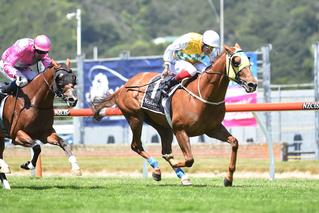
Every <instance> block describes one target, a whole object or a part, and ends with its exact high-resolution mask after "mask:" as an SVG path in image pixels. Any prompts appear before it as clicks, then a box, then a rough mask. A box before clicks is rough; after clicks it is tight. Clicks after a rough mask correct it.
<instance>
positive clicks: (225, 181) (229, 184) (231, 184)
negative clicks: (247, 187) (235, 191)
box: [224, 178, 233, 187]
mask: <svg viewBox="0 0 319 213" xmlns="http://www.w3.org/2000/svg"><path fill="white" fill-rule="evenodd" d="M224 186H226V187H229V186H233V181H230V180H228V179H227V178H225V179H224Z"/></svg>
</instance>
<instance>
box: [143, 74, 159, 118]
mask: <svg viewBox="0 0 319 213" xmlns="http://www.w3.org/2000/svg"><path fill="white" fill-rule="evenodd" d="M160 78H161V76H160V75H157V76H155V77H154V78H152V79H151V80H150V82H149V83H150V84H149V85H148V86H147V88H146V90H145V91H146V92H145V94H144V97H143V99H142V103H141V107H142V108H143V109H147V110H150V111H152V112H155V113H159V114H164V109H163V107H162V104H161V101H162V97H161V95H162V94H161V91H160V90H159V86H160V83H161V80H160ZM152 82H154V83H152Z"/></svg>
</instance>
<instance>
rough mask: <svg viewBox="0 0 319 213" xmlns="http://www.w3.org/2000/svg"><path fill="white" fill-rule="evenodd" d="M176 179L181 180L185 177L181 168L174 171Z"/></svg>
mask: <svg viewBox="0 0 319 213" xmlns="http://www.w3.org/2000/svg"><path fill="white" fill-rule="evenodd" d="M174 170H175V173H176V175H177V177H178V178H182V177H183V176H184V175H185V172H184V171H183V170H182V169H181V168H176V169H174Z"/></svg>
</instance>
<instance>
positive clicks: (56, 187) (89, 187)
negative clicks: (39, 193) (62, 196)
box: [11, 185, 109, 190]
mask: <svg viewBox="0 0 319 213" xmlns="http://www.w3.org/2000/svg"><path fill="white" fill-rule="evenodd" d="M11 188H12V189H31V190H48V189H74V190H78V189H89V190H94V189H108V188H109V187H108V186H73V185H71V186H70V185H68V186H58V185H52V186H23V185H19V186H14V185H11Z"/></svg>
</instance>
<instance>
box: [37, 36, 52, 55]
mask: <svg viewBox="0 0 319 213" xmlns="http://www.w3.org/2000/svg"><path fill="white" fill-rule="evenodd" d="M34 47H35V49H37V50H41V51H44V52H49V51H50V50H51V41H50V39H49V38H48V36H46V35H38V36H37V37H35V39H34Z"/></svg>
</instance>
